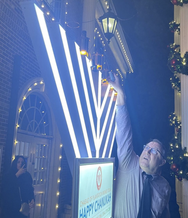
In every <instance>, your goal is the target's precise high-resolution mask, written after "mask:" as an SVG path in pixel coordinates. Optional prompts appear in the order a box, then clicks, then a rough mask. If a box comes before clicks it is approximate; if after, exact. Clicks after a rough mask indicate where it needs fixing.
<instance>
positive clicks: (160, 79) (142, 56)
mask: <svg viewBox="0 0 188 218" xmlns="http://www.w3.org/2000/svg"><path fill="white" fill-rule="evenodd" d="M113 3H114V5H115V7H116V11H117V15H118V17H119V20H120V23H121V25H122V28H123V31H124V34H125V38H126V41H127V43H128V47H129V49H130V52H131V55H132V58H133V62H134V73H133V74H128V75H127V78H126V80H125V92H126V95H127V105H128V109H129V113H130V117H131V123H132V129H133V142H134V146H135V150H136V151H137V153H138V154H140V152H141V150H142V146H143V145H144V144H145V143H147V142H148V141H149V140H150V139H152V138H158V139H159V140H161V141H162V142H163V143H164V144H165V145H166V147H167V148H168V143H169V142H170V140H171V138H172V136H173V129H172V127H170V125H169V121H168V116H169V114H170V113H171V112H174V91H173V89H172V88H171V84H170V76H171V72H170V70H169V69H168V67H167V60H168V54H169V50H168V48H167V45H168V44H170V43H173V33H171V32H170V30H169V22H171V21H172V20H173V13H174V11H173V5H172V3H171V2H170V0H158V1H156V0H114V1H113Z"/></svg>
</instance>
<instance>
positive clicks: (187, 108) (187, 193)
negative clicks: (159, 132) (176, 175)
mask: <svg viewBox="0 0 188 218" xmlns="http://www.w3.org/2000/svg"><path fill="white" fill-rule="evenodd" d="M180 25H181V30H180V48H181V54H182V56H183V55H184V54H185V52H186V51H188V5H187V4H184V5H183V7H181V8H180ZM181 111H182V147H188V76H187V75H183V74H182V75H181ZM182 185H183V186H182V193H183V217H188V181H187V180H185V179H184V180H183V184H182Z"/></svg>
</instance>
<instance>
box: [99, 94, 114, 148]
mask: <svg viewBox="0 0 188 218" xmlns="http://www.w3.org/2000/svg"><path fill="white" fill-rule="evenodd" d="M113 100H114V92H112V96H111V99H110V103H109V106H108V109H107V112H106V116H105V120H104V123H103V127H102V131H101V135H100V143H99V148H98V149H100V147H101V142H102V139H103V135H104V132H105V129H106V124H107V121H108V118H109V114H110V110H111V106H112V102H113Z"/></svg>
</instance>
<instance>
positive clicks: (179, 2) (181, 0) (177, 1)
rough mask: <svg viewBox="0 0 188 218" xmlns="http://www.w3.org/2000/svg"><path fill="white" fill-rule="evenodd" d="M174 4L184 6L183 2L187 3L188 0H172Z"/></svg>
mask: <svg viewBox="0 0 188 218" xmlns="http://www.w3.org/2000/svg"><path fill="white" fill-rule="evenodd" d="M171 2H172V4H173V5H178V6H183V4H187V3H188V0H171Z"/></svg>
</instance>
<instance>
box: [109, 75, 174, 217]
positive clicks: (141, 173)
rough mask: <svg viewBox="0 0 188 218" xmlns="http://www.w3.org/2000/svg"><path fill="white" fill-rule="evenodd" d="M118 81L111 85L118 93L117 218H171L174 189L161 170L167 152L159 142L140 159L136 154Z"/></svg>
mask: <svg viewBox="0 0 188 218" xmlns="http://www.w3.org/2000/svg"><path fill="white" fill-rule="evenodd" d="M114 77H115V80H114V81H111V82H110V83H111V84H112V85H113V87H114V89H115V90H116V91H117V92H118V97H117V110H116V124H117V134H116V140H117V156H118V161H119V167H118V172H117V177H116V193H115V205H114V218H140V217H141V218H169V217H170V215H169V209H168V202H169V198H170V186H169V184H168V182H167V181H166V180H165V179H164V178H163V177H162V176H160V171H161V170H160V168H161V167H162V166H163V165H164V164H165V163H166V160H165V159H164V156H165V150H164V149H163V145H162V143H161V142H160V141H158V140H157V139H155V140H153V141H151V142H149V143H148V144H147V145H146V146H145V148H144V150H143V152H142V154H141V156H140V158H139V157H138V156H137V155H136V153H135V152H134V151H133V145H132V131H131V124H130V120H129V116H128V112H127V108H126V100H125V95H124V92H123V90H122V87H121V85H120V82H119V78H118V77H117V76H116V75H114ZM148 175H149V176H148ZM146 182H147V184H146ZM143 187H144V188H143ZM146 189H147V190H149V191H147V193H149V199H148V197H147V201H148V202H147V203H146V200H145V199H144V196H146V195H148V194H144V193H145V192H146ZM143 190H145V191H143ZM142 194H143V196H142ZM146 211H147V213H146ZM146 214H149V215H146Z"/></svg>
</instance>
